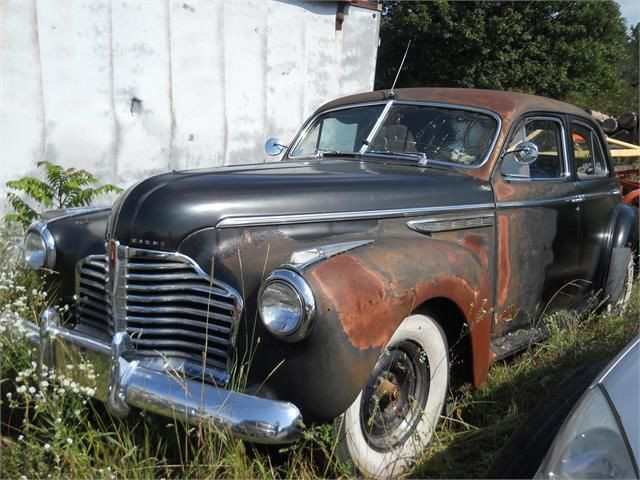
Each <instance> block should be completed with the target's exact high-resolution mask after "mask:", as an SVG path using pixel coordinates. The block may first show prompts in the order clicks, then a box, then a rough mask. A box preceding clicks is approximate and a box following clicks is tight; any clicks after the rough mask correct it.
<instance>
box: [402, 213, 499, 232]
mask: <svg viewBox="0 0 640 480" xmlns="http://www.w3.org/2000/svg"><path fill="white" fill-rule="evenodd" d="M494 218H495V214H494V213H493V212H491V213H482V214H478V215H458V216H444V217H442V216H439V217H428V218H418V219H415V220H410V221H408V222H407V227H409V228H410V229H411V230H415V231H416V232H420V233H423V232H424V233H434V232H446V231H452V230H466V229H469V228H480V227H490V226H492V225H493V223H494Z"/></svg>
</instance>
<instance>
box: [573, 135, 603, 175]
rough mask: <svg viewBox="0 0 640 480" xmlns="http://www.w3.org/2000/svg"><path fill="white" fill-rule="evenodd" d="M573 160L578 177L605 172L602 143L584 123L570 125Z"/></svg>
mask: <svg viewBox="0 0 640 480" xmlns="http://www.w3.org/2000/svg"><path fill="white" fill-rule="evenodd" d="M571 143H572V145H573V162H574V166H575V169H576V173H577V174H578V178H582V179H584V178H592V177H602V176H604V175H606V174H607V163H606V161H605V157H604V152H603V151H602V145H601V144H600V141H599V140H598V136H597V134H596V132H595V131H594V130H593V129H592V128H590V127H587V126H586V125H582V124H577V123H576V124H573V125H572V126H571Z"/></svg>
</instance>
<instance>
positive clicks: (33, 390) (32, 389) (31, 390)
mask: <svg viewBox="0 0 640 480" xmlns="http://www.w3.org/2000/svg"><path fill="white" fill-rule="evenodd" d="M29 393H30V394H31V395H33V394H34V393H36V387H29Z"/></svg>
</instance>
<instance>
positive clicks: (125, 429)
mask: <svg viewBox="0 0 640 480" xmlns="http://www.w3.org/2000/svg"><path fill="white" fill-rule="evenodd" d="M5 244H6V242H4V243H2V246H0V313H1V312H5V314H4V315H0V318H1V319H0V389H1V391H0V402H1V403H0V409H1V414H2V424H1V426H0V434H1V436H0V454H1V455H0V478H19V477H22V476H25V477H27V478H48V477H52V478H59V477H65V478H69V477H71V478H87V477H88V478H109V479H112V478H132V479H147V478H290V477H295V478H326V477H334V478H335V477H348V476H350V473H349V471H348V469H347V468H346V467H345V466H344V465H341V464H339V463H338V462H337V460H335V458H334V456H333V455H332V454H333V452H334V448H335V444H334V442H333V440H332V431H331V427H330V426H328V425H318V426H310V427H308V428H307V429H306V430H305V432H304V436H303V438H302V440H300V441H299V442H298V443H297V444H295V445H292V446H289V447H285V448H269V449H267V448H264V447H256V446H252V445H250V444H247V443H244V442H241V441H239V440H237V439H234V438H232V437H230V436H228V435H227V434H226V433H225V432H221V431H218V430H216V429H215V428H214V427H212V426H208V425H202V426H200V427H191V426H188V425H184V424H181V423H180V422H176V421H174V420H172V419H168V418H164V417H158V416H154V415H151V414H145V413H144V412H140V411H134V412H132V414H131V415H130V416H129V417H127V418H126V419H118V418H115V417H113V416H112V415H111V414H110V413H109V412H108V411H107V410H106V409H105V407H104V406H103V405H102V404H101V403H100V402H98V401H94V400H92V399H91V398H90V397H89V396H88V395H87V393H90V392H87V390H86V389H85V388H83V387H81V386H80V385H76V384H75V383H73V382H71V381H69V380H68V379H66V378H65V377H64V373H65V372H64V371H62V372H45V373H46V375H45V376H44V377H42V376H39V375H38V374H37V372H36V368H35V364H33V363H32V358H31V357H32V354H33V353H34V351H33V349H32V347H31V346H30V345H29V344H28V342H27V341H26V340H24V339H21V338H20V335H19V332H16V329H15V327H14V325H12V323H11V316H7V315H6V313H7V312H16V313H18V314H20V315H22V316H23V317H25V318H28V319H31V320H33V321H36V320H37V316H38V313H39V312H40V311H41V309H42V308H43V307H44V306H45V305H47V303H48V296H47V295H46V294H45V292H44V291H43V289H42V284H41V283H40V280H39V278H38V277H37V276H36V275H34V274H33V273H31V272H29V271H27V270H26V269H24V268H22V267H21V266H20V265H19V262H17V261H16V260H15V256H14V255H11V254H10V252H9V250H8V247H7V246H6V245H5ZM639 299H640V295H639V292H638V289H636V291H635V292H634V296H633V299H632V303H631V305H630V307H629V308H628V309H627V310H626V311H625V312H624V313H623V314H601V315H594V316H591V317H589V318H586V319H577V318H573V317H571V316H566V315H565V317H563V318H562V323H565V324H567V327H566V328H565V329H563V330H560V329H558V328H556V327H555V325H557V323H558V322H557V320H558V318H556V317H557V316H556V317H549V318H547V319H546V321H547V322H548V324H549V326H550V328H551V331H552V333H551V337H550V338H549V339H548V340H547V341H545V342H543V343H541V344H539V345H534V346H532V347H531V348H530V349H529V351H527V352H526V353H524V354H521V355H519V356H518V357H517V358H515V359H512V360H511V361H509V362H500V363H499V364H497V365H495V366H494V367H493V368H492V369H491V371H490V374H489V377H488V379H487V381H486V383H485V384H484V385H483V387H482V388H481V389H479V390H477V391H474V390H472V389H471V388H470V387H469V386H468V385H464V386H462V387H460V388H459V389H457V390H456V391H453V392H451V395H450V398H449V399H448V403H447V408H446V412H445V418H444V420H443V422H442V423H441V426H440V428H439V429H438V432H437V436H436V439H435V440H434V441H433V442H432V445H431V447H430V448H429V449H428V451H427V452H425V455H424V457H423V459H422V460H421V462H420V463H419V464H418V466H417V467H416V469H415V471H414V472H413V474H412V476H425V477H449V478H452V477H466V478H468V477H482V476H484V474H485V472H486V471H487V468H488V466H489V465H490V463H491V461H492V459H493V458H494V457H495V455H496V453H497V452H498V450H499V449H500V448H501V447H502V445H503V443H504V441H505V439H506V438H507V437H508V436H509V435H510V434H511V433H512V432H513V431H514V429H515V428H517V426H518V425H519V424H520V423H521V422H522V421H523V420H524V418H525V417H526V414H527V412H529V411H530V410H531V409H532V408H533V407H534V405H535V404H536V402H537V401H539V400H540V399H541V398H542V397H543V396H544V395H545V394H546V392H548V391H550V390H551V389H553V388H554V386H555V384H556V383H557V382H558V381H559V380H561V379H562V378H563V377H564V376H566V375H567V374H568V373H569V372H570V371H571V370H572V369H574V368H576V367H578V366H580V365H584V364H586V363H590V362H594V361H597V360H600V359H608V358H611V357H612V356H613V355H614V354H615V353H616V352H617V351H618V350H619V349H620V348H621V347H622V346H623V345H624V344H625V343H626V342H627V341H628V340H629V339H630V338H631V337H632V336H633V335H634V334H635V333H637V329H638V323H637V320H638V312H639V303H640V301H639ZM58 308H61V310H62V311H64V310H65V308H68V307H64V306H58ZM86 368H87V367H86V366H84V365H70V366H69V368H68V369H69V370H72V369H86ZM88 375H89V376H90V375H91V373H90V372H89V374H88Z"/></svg>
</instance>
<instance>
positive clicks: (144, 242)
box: [131, 238, 166, 247]
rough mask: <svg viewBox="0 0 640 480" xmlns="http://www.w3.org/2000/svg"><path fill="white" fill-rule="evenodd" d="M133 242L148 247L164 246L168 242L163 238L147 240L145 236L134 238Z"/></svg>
mask: <svg viewBox="0 0 640 480" xmlns="http://www.w3.org/2000/svg"><path fill="white" fill-rule="evenodd" d="M131 244H132V245H145V246H147V247H164V246H165V245H166V243H165V242H163V241H161V240H147V239H145V238H132V239H131Z"/></svg>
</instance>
